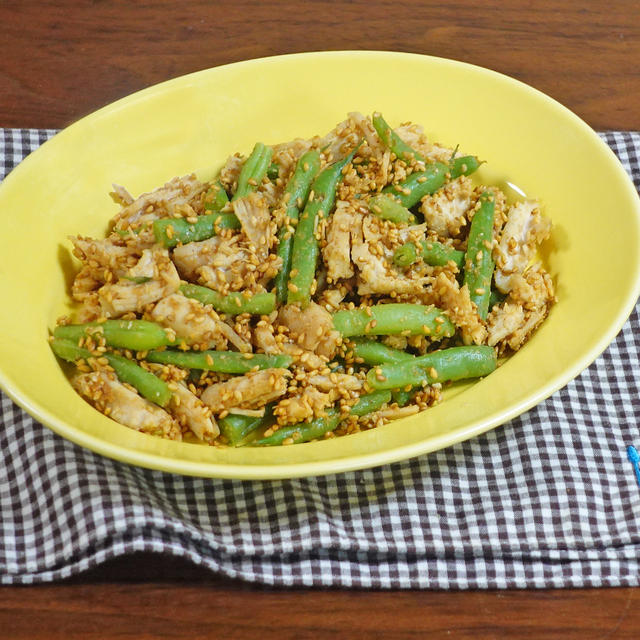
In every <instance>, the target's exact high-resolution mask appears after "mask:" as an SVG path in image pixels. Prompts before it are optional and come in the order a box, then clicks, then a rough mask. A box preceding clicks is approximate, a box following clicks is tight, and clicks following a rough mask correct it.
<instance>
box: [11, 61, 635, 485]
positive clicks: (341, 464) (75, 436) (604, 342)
mask: <svg viewBox="0 0 640 640" xmlns="http://www.w3.org/2000/svg"><path fill="white" fill-rule="evenodd" d="M378 55H380V56H384V57H388V56H397V57H402V58H405V57H411V58H416V59H429V60H432V61H434V62H435V63H437V64H444V65H450V66H455V67H463V68H469V69H471V70H473V71H474V72H480V73H483V74H487V75H489V76H491V77H498V78H499V79H500V80H501V81H503V82H504V81H506V82H508V83H511V84H516V85H518V86H519V87H520V88H521V89H523V90H525V91H526V92H528V93H531V94H532V95H535V96H536V97H538V98H541V99H543V100H544V101H545V102H549V103H551V105H552V106H553V107H554V108H556V109H557V108H560V109H561V110H562V111H563V112H564V114H565V115H566V116H568V117H569V118H570V119H571V120H573V122H574V124H576V125H577V126H578V127H579V128H580V129H581V130H582V131H583V132H584V133H585V134H587V135H588V136H589V137H590V138H591V139H592V140H593V141H594V142H596V143H597V145H598V146H600V148H601V150H602V151H604V152H605V153H606V154H607V155H608V156H609V159H610V160H613V161H614V163H615V166H616V171H617V173H618V174H619V175H621V176H624V180H623V183H624V184H625V186H626V189H627V190H628V191H629V194H630V195H631V196H632V198H631V199H632V200H635V213H636V216H637V218H638V220H639V221H640V196H639V194H638V192H637V190H636V188H635V186H634V184H633V182H632V180H631V178H630V176H629V175H628V173H627V172H626V170H625V169H624V167H623V166H622V164H621V162H620V161H619V159H618V158H617V156H616V155H615V154H614V152H613V151H612V149H611V148H610V147H609V146H608V145H607V144H606V143H605V142H604V140H602V138H600V136H599V135H598V134H597V133H596V132H595V131H594V129H593V128H591V127H590V126H589V125H588V124H587V123H586V122H585V121H584V120H582V119H581V118H580V117H579V116H577V115H576V114H575V113H574V112H573V111H571V110H570V109H569V108H567V107H565V106H564V105H563V104H561V103H560V102H558V101H557V100H555V99H554V98H552V97H551V96H549V95H547V94H545V93H543V92H542V91H540V90H538V89H536V88H534V87H532V86H531V85H528V84H526V83H524V82H522V81H521V80H518V79H516V78H513V77H511V76H508V75H506V74H503V73H501V72H498V71H493V70H491V69H488V68H486V67H482V66H479V65H475V64H471V63H468V62H464V61H460V60H454V59H451V58H442V57H438V56H431V55H423V54H418V53H406V52H401V51H380V50H348V49H347V50H336V51H309V52H301V53H291V54H283V55H277V56H264V57H260V58H252V59H249V60H242V61H237V62H233V63H229V64H224V65H218V66H214V67H209V68H205V69H201V70H198V71H193V72H191V73H187V74H183V75H180V76H175V77H173V78H170V79H167V80H164V81H162V82H159V83H156V84H153V85H150V86H147V87H145V88H143V89H140V90H138V91H135V92H133V93H130V94H128V95H126V96H123V97H122V98H119V99H117V100H115V101H113V102H110V103H108V104H106V105H104V106H102V107H100V108H98V109H96V110H95V111H93V112H91V113H89V114H87V115H85V116H83V117H82V118H79V119H78V120H76V121H74V122H73V123H71V124H70V125H68V126H67V127H64V128H63V129H61V130H59V131H58V132H57V133H56V134H55V135H54V136H52V137H51V138H49V139H48V140H47V141H45V142H44V143H43V144H42V145H40V146H39V147H38V148H37V149H36V150H34V151H33V152H31V153H30V154H29V155H28V156H27V157H26V158H24V159H23V160H22V161H21V162H20V163H19V164H18V165H16V166H15V167H14V168H13V169H12V170H11V171H10V172H9V174H7V176H5V178H4V180H3V181H2V183H1V184H0V191H1V190H2V189H3V188H4V187H5V185H6V184H7V183H8V184H11V183H12V182H13V181H14V180H17V179H19V176H20V175H21V174H22V173H23V172H24V171H25V170H28V167H29V166H30V164H31V163H32V162H33V161H34V157H35V158H36V159H37V158H38V157H39V156H40V155H42V153H43V149H44V150H45V151H44V152H46V150H47V149H48V146H49V145H50V144H51V143H53V142H54V141H56V140H57V141H59V140H60V139H62V140H64V138H65V136H66V135H67V132H69V131H73V130H74V129H75V128H76V127H79V126H83V125H84V124H86V123H87V122H90V121H91V120H93V119H98V118H99V117H100V116H101V115H102V114H104V113H107V112H112V111H114V110H117V109H119V108H123V107H125V106H127V105H129V104H131V103H135V102H137V101H139V100H144V99H145V98H146V97H148V96H150V95H157V94H158V93H163V92H164V91H166V90H170V89H171V87H172V85H174V84H180V83H183V82H188V79H190V78H195V77H198V76H204V75H207V74H209V73H211V72H215V70H218V69H222V68H224V69H230V68H234V67H250V66H255V65H260V64H265V63H268V64H272V63H274V64H275V63H277V61H278V60H282V59H295V58H309V57H316V58H320V57H337V58H342V57H344V56H357V57H361V58H362V57H372V56H378ZM69 135H70V134H69ZM57 143H58V142H56V144H57ZM25 167H26V169H25ZM16 176H18V177H17V178H16ZM634 280H635V282H633V283H632V286H631V287H630V289H629V294H628V296H627V299H626V300H625V304H624V305H621V307H620V310H619V312H618V314H617V316H616V318H615V322H613V323H611V324H610V325H608V327H607V330H606V331H605V332H604V333H603V335H602V336H601V337H600V338H599V340H598V341H597V342H596V343H594V345H593V346H592V347H591V349H590V350H588V351H587V352H585V353H584V354H583V355H582V357H581V358H579V359H578V360H576V362H575V363H574V365H573V366H572V367H570V368H569V369H563V370H562V371H561V373H559V374H558V375H556V376H555V377H554V378H552V379H551V380H549V381H548V383H547V384H545V385H544V386H543V387H541V388H540V389H539V390H538V393H536V394H535V395H533V396H530V397H528V398H527V399H525V400H524V401H521V402H519V403H517V404H516V405H515V406H513V407H512V408H511V409H510V410H509V411H506V412H505V411H494V413H493V414H492V415H490V416H489V417H486V418H484V419H479V420H476V421H474V422H471V423H468V424H466V425H465V427H464V428H460V429H458V430H457V431H456V432H455V435H454V436H453V437H452V436H451V434H450V433H447V434H442V435H440V436H431V437H429V438H428V439H426V440H424V441H419V442H412V443H409V444H404V445H400V446H397V447H394V448H391V449H388V448H386V449H382V450H379V451H374V452H370V453H364V454H361V455H351V456H349V457H347V458H333V459H328V460H321V461H309V462H296V463H292V464H277V465H275V464H272V465H269V464H256V465H240V464H230V463H215V462H200V461H193V460H186V459H184V458H169V457H163V456H160V455H156V454H152V453H148V452H146V451H143V450H134V449H130V448H127V447H124V446H122V445H118V444H114V443H112V442H109V441H106V440H103V439H101V438H98V437H95V436H93V435H91V434H89V433H87V432H84V431H82V429H81V428H80V427H77V426H76V427H74V426H72V425H70V424H67V423H65V422H64V421H62V420H59V419H58V418H56V417H55V416H53V415H51V414H50V413H49V412H48V411H47V410H45V409H43V408H40V407H39V406H38V405H37V403H33V402H31V401H30V399H29V397H28V396H26V395H24V394H22V393H21V392H20V391H17V392H16V390H15V389H14V388H13V385H12V383H11V380H10V379H9V377H8V376H7V375H6V374H5V372H4V370H3V368H0V387H2V389H3V390H4V392H5V393H6V394H7V395H8V396H9V397H10V398H11V400H12V401H13V402H15V403H16V404H17V405H18V406H20V407H21V408H22V409H24V410H25V411H26V412H27V413H28V414H29V415H31V416H32V417H33V418H34V419H35V420H36V421H37V422H39V423H41V424H43V425H45V426H46V427H48V428H49V429H51V430H52V431H54V432H55V433H56V434H58V435H60V436H62V437H64V438H65V439H67V440H69V441H71V442H73V443H74V444H77V445H79V446H82V447H85V448H87V449H89V450H91V451H92V452H94V453H98V454H100V455H104V456H105V457H107V458H110V459H113V460H116V461H119V462H125V463H128V464H131V465H134V466H139V467H144V468H147V469H153V470H157V471H163V472H165V473H175V474H180V475H187V476H196V477H208V478H224V479H239V480H281V479H289V478H299V477H308V476H323V475H331V474H336V473H344V472H349V471H354V470H358V469H365V468H374V467H378V466H381V465H386V464H392V463H395V462H398V461H401V460H408V459H411V458H415V457H418V456H421V455H425V454H428V453H431V452H434V451H437V450H441V449H444V448H448V447H450V446H453V445H455V444H458V443H460V442H464V441H466V440H468V439H470V438H472V437H476V436H479V435H482V434H483V433H486V432H487V431H490V430H492V429H494V428H496V427H498V426H500V425H503V424H505V423H507V422H509V421H510V420H512V419H514V418H515V417H517V416H519V415H522V414H523V413H525V412H526V411H528V410H529V409H531V408H532V407H534V406H536V405H537V404H539V403H540V402H542V401H544V400H545V399H547V398H549V397H550V396H551V395H552V394H553V393H555V392H556V391H558V390H559V389H561V388H563V387H564V386H566V385H567V384H568V383H569V382H571V380H573V379H575V378H576V377H577V376H579V375H580V373H581V372H583V371H584V370H585V369H586V368H587V367H589V366H590V365H591V364H592V363H593V362H594V361H595V360H596V359H597V358H598V357H599V356H600V355H601V354H602V353H603V352H604V351H605V350H606V348H607V347H608V346H609V345H610V344H611V342H612V341H613V340H614V339H615V337H616V336H617V335H618V333H619V332H620V331H621V329H622V327H623V326H624V324H625V323H626V321H627V319H628V318H629V316H630V315H631V313H632V311H633V309H634V307H635V305H636V302H637V300H638V297H639V296H640V264H639V265H638V268H637V269H636V273H635V274H634ZM382 428H384V427H382ZM194 446H202V445H194ZM306 446H310V445H306ZM311 446H312V445H311Z"/></svg>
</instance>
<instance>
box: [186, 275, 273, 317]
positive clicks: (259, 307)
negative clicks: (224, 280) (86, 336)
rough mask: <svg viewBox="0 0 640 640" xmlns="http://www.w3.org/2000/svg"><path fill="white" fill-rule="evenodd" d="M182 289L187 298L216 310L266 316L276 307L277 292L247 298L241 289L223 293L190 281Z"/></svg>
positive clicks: (232, 313) (234, 313) (235, 313)
mask: <svg viewBox="0 0 640 640" xmlns="http://www.w3.org/2000/svg"><path fill="white" fill-rule="evenodd" d="M180 291H182V293H183V294H184V295H185V296H187V298H193V299H195V300H198V301H199V302H202V304H210V305H211V306H212V307H213V308H214V309H215V310H216V311H220V312H221V313H228V314H230V315H237V314H240V313H251V314H254V315H260V316H266V315H269V314H270V313H271V312H272V311H273V310H274V309H275V308H276V296H275V293H269V292H263V293H255V294H253V295H252V296H251V297H249V298H247V297H246V296H245V295H244V293H242V292H239V291H234V292H232V293H227V294H222V293H219V292H218V291H214V290H213V289H209V287H201V286H200V285H197V284H190V283H183V284H181V285H180Z"/></svg>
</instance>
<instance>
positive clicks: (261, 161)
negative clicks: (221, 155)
mask: <svg viewBox="0 0 640 640" xmlns="http://www.w3.org/2000/svg"><path fill="white" fill-rule="evenodd" d="M272 155H273V149H272V148H271V147H266V146H265V145H264V144H262V142H257V143H256V145H255V146H254V147H253V151H252V152H251V155H250V156H249V157H248V158H247V159H246V161H245V163H244V164H243V165H242V169H240V175H239V176H238V187H237V188H236V192H235V193H234V194H233V198H231V200H232V201H233V200H238V199H240V198H246V197H247V196H248V195H249V194H250V193H251V192H253V191H255V190H256V189H257V188H258V187H259V186H260V183H261V182H262V179H263V178H264V177H265V175H266V173H267V170H268V169H269V165H270V164H271V156H272Z"/></svg>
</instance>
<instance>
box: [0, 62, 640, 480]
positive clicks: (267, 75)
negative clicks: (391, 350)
mask: <svg viewBox="0 0 640 640" xmlns="http://www.w3.org/2000/svg"><path fill="white" fill-rule="evenodd" d="M353 110H358V111H362V112H363V113H371V112H372V111H374V110H379V111H381V112H382V113H383V114H384V115H385V117H386V119H387V120H388V121H389V122H390V123H392V124H394V125H395V124H397V123H399V122H401V121H406V120H411V121H413V122H418V123H421V124H423V125H424V126H425V129H426V131H427V133H428V135H429V136H430V137H431V138H432V139H435V140H438V141H441V142H443V143H445V144H447V145H451V146H455V145H456V144H460V148H461V150H462V151H464V152H469V153H474V154H477V155H478V156H480V158H482V159H484V160H486V161H487V163H488V164H487V165H484V166H483V168H482V169H481V172H480V174H479V178H480V179H482V180H486V181H488V182H490V183H494V184H499V185H501V186H505V185H506V184H507V183H512V184H514V185H517V187H518V188H519V189H521V190H522V191H523V192H525V193H526V194H527V195H528V196H531V197H535V198H539V199H540V200H541V201H542V203H543V204H544V208H545V212H546V214H547V215H548V216H550V217H551V218H552V220H553V223H554V230H553V236H552V239H551V240H550V241H549V242H548V243H547V244H546V245H545V247H544V251H543V253H544V256H545V260H546V264H547V266H548V268H549V270H550V272H551V274H552V275H553V277H554V281H555V282H556V285H557V294H558V298H559V302H558V304H557V305H556V306H555V307H554V308H553V310H552V312H551V314H550V316H549V318H548V320H547V321H546V322H545V323H544V325H543V326H542V327H541V329H540V330H539V331H538V333H537V334H536V335H535V337H534V338H533V339H532V340H531V341H530V342H529V343H528V344H527V345H526V346H525V347H524V348H523V349H522V350H521V351H520V352H518V353H517V354H516V355H515V356H514V357H513V358H511V359H510V360H508V361H507V362H506V364H505V365H504V366H502V367H501V368H499V369H498V370H497V371H496V372H495V373H493V374H491V375H490V376H489V377H487V378H485V379H484V380H482V381H480V382H478V383H475V384H467V385H464V386H462V387H457V388H455V389H453V390H452V392H451V393H449V394H448V395H449V396H450V397H445V401H444V402H443V403H442V404H441V405H439V406H437V407H435V408H433V409H430V410H429V411H427V412H424V413H422V414H419V415H417V416H414V417H411V418H406V419H403V420H400V421H396V422H392V423H390V424H389V425H386V426H384V427H382V428H379V429H375V430H373V431H369V432H367V433H361V434H357V435H353V436H348V437H345V438H338V439H332V440H329V441H323V442H317V443H310V444H302V445H295V446H290V447H280V448H268V449H224V450H219V449H215V448H209V447H205V446H201V445H193V444H182V443H180V444H179V443H174V442H168V441H164V440H160V439H156V438H153V437H151V436H146V435H142V434H139V433H137V432H134V431H132V430H130V429H127V428H126V427H123V426H120V425H118V424H116V423H115V422H112V421H111V420H109V419H107V418H105V417H103V416H102V415H101V414H99V413H98V412H97V411H95V410H94V409H92V408H91V407H90V406H89V405H88V404H87V403H86V402H84V401H83V400H82V399H81V398H80V397H79V396H78V395H76V393H75V392H74V391H73V389H72V388H71V386H70V384H69V382H68V381H67V379H66V378H65V375H64V373H63V370H62V368H61V367H60V365H59V364H58V362H57V361H56V359H55V358H54V356H53V355H52V353H51V351H50V349H49V346H48V344H47V331H48V328H50V327H52V326H53V324H54V321H55V318H56V317H57V316H58V315H59V314H60V313H63V312H64V311H65V304H66V300H67V299H68V291H67V285H68V282H69V276H70V273H71V259H70V257H69V252H68V250H69V247H70V244H69V242H68V240H67V239H66V238H67V236H68V235H70V234H85V235H92V236H98V237H99V236H101V235H102V234H103V233H104V231H105V229H106V223H107V220H108V219H109V218H110V217H111V216H112V215H113V214H114V213H115V212H116V211H117V207H116V206H115V205H114V204H113V203H112V202H111V200H110V199H109V197H108V195H107V194H108V191H109V190H110V188H111V184H112V183H113V182H116V183H119V184H122V185H124V186H125V187H127V189H129V190H130V191H131V193H133V194H135V195H137V194H139V193H141V192H143V191H146V190H150V189H153V188H155V187H157V186H159V185H161V184H162V183H163V182H164V181H166V180H168V179H170V178H171V177H173V176H176V175H183V174H186V173H189V172H191V171H194V170H195V171H196V172H197V173H198V174H199V176H200V177H202V178H205V179H207V178H210V177H212V176H213V174H214V172H215V170H216V169H218V168H219V166H220V165H221V164H222V163H223V162H224V160H225V159H226V157H227V156H228V155H229V154H231V153H232V152H234V151H242V152H245V153H247V152H248V151H250V149H251V148H252V145H253V144H254V142H255V141H256V140H260V141H263V142H265V143H276V142H280V141H284V140H289V139H291V138H293V137H296V136H301V137H307V136H311V135H313V134H323V133H325V132H326V131H328V130H329V129H330V128H332V127H333V126H334V125H335V124H336V123H337V122H339V121H340V120H342V119H344V117H345V114H346V113H347V112H348V111H353ZM0 218H1V224H2V234H0V300H1V301H2V315H1V319H0V383H1V385H2V387H3V388H4V389H5V390H6V391H7V392H8V393H9V395H10V396H11V397H12V398H13V399H14V400H15V401H16V402H17V403H18V404H20V405H21V406H22V407H24V408H25V409H26V410H27V411H28V412H29V413H31V414H32V415H33V416H34V417H35V418H36V419H38V420H39V421H41V422H42V423H44V424H45V425H47V426H49V427H51V429H53V430H54V431H55V432H57V433H59V434H60V435H62V436H64V437H65V438H68V439H69V440H72V441H73V442H76V443H78V444H80V445H82V446H85V447H88V448H89V449H92V450H94V451H97V452H99V453H102V454H104V455H106V456H110V457H112V458H116V459H118V460H122V461H126V462H129V463H132V464H137V465H142V466H145V467H151V468H155V469H162V470H165V471H170V472H178V473H185V474H193V475H202V476H218V477H233V478H265V479H267V478H282V477H293V476H303V475H315V474H324V473H331V472H337V471H344V470H348V469H356V468H361V467H369V466H374V465H379V464H383V463H388V462H392V461H395V460H400V459H403V458H408V457H411V456H416V455H418V454H423V453H427V452H429V451H434V450H437V449H441V448H443V447H446V446H449V445H451V444H454V443H456V442H460V441H461V440H465V439H467V438H471V437H473V436H476V435H478V434H480V433H482V432H484V431H487V430H488V429H491V428H493V427H495V426H497V425H499V424H501V423H504V422H505V421H507V420H509V419H510V418H513V417H515V416H517V415H518V414H520V413H522V412H523V411H526V410H527V409H528V408H530V407H532V406H533V405H535V404H536V403H538V402H540V401H541V400H543V399H544V398H546V397H547V396H549V395H550V394H551V393H553V392H554V391H556V390H557V389H559V388H560V387H562V386H563V385H565V384H566V383H567V382H568V381H569V380H571V379H572V378H573V377H574V376H576V375H577V374H578V373H579V372H580V371H581V370H582V369H584V368H585V367H586V366H587V365H588V364H589V363H591V362H592V361H593V360H594V358H595V357H596V356H597V355H598V354H599V353H600V352H601V351H602V350H603V349H604V348H605V347H606V346H607V344H608V343H609V342H610V341H611V340H612V339H613V337H614V336H615V335H616V333H617V332H618V331H619V330H620V328H621V326H622V324H623V323H624V321H625V319H626V318H627V316H628V314H629V313H630V311H631V310H632V308H633V305H634V303H635V301H636V299H637V297H638V294H639V283H640V278H639V271H640V267H639V263H640V259H639V253H638V250H639V246H640V228H639V227H640V225H639V221H640V205H639V201H638V196H637V194H636V192H635V190H634V188H633V186H632V184H631V182H630V180H629V179H628V177H627V176H626V174H625V172H624V170H623V169H622V167H621V166H620V164H619V163H618V161H617V160H616V159H615V157H614V155H613V153H612V152H611V151H610V150H609V149H608V147H607V146H606V145H605V144H603V143H602V142H601V141H600V139H599V138H598V137H597V136H596V134H595V133H594V132H593V131H592V130H591V129H590V128H589V127H588V126H587V125H586V124H585V123H584V122H582V121H581V120H580V119H579V118H577V117H576V116H575V115H573V114H572V113H571V112H569V111H568V110H567V109H565V108H564V107H562V106H561V105H560V104H558V103H557V102H555V101H553V100H552V99H550V98H548V97H547V96H545V95H543V94H541V93H539V92H538V91H536V90H534V89H532V88H530V87H528V86H526V85H524V84H521V83H519V82H517V81H515V80H512V79H510V78H507V77H505V76H502V75H499V74H497V73H494V72H491V71H488V70H485V69H481V68H478V67H474V66H470V65H467V64H462V63H459V62H453V61H450V60H442V59H438V58H430V57H425V56H419V55H410V54H403V53H383V52H330V53H312V54H300V55H292V56H284V57H277V58H267V59H261V60H252V61H249V62H243V63H238V64H233V65H229V66H225V67H218V68H215V69H210V70H207V71H202V72H199V73H194V74H191V75H188V76H185V77H181V78H177V79H175V80H171V81H169V82H165V83H163V84H160V85H157V86H154V87H151V88H149V89H146V90H144V91H141V92H139V93H136V94H134V95H132V96H129V97H127V98H124V99H123V100H120V101H118V102H116V103H114V104H112V105H110V106H108V107H105V108H104V109H101V110H99V111H97V112H96V113H94V114H92V115H90V116H88V117H86V118H84V119H83V120H81V121H79V122H77V123H76V124H74V125H72V126H71V127H69V128H68V129H66V130H65V131H63V132H61V133H60V134H58V135H57V136H55V137H54V138H53V139H52V140H50V141H49V142H47V143H46V144H44V145H43V147H42V148H41V149H39V150H38V151H36V152H35V153H34V154H33V155H31V156H30V157H29V158H27V159H26V160H25V161H24V162H23V163H22V164H21V165H20V166H19V167H18V168H17V169H16V170H14V171H13V173H12V174H11V175H10V176H9V177H8V178H7V179H6V180H5V182H4V183H3V184H2V185H1V186H0ZM534 464H535V462H534Z"/></svg>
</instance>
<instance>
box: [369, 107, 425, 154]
mask: <svg viewBox="0 0 640 640" xmlns="http://www.w3.org/2000/svg"><path fill="white" fill-rule="evenodd" d="M371 120H372V123H373V127H374V129H375V130H376V132H377V134H378V136H379V137H380V140H381V141H382V144H384V146H385V147H387V149H390V150H391V151H393V153H395V154H396V158H398V159H399V160H404V161H405V162H407V163H410V162H411V160H412V159H413V158H415V159H416V160H418V161H421V162H426V160H425V158H424V157H423V156H421V155H420V154H419V153H418V152H417V151H416V150H415V149H412V148H411V147H410V146H409V145H408V144H407V143H406V142H405V141H404V140H402V138H401V137H400V136H399V135H398V134H397V133H396V132H395V131H394V130H393V129H392V128H391V127H390V126H389V125H388V124H387V122H386V121H385V119H384V118H383V117H382V114H381V113H374V114H373V117H372V118H371Z"/></svg>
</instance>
